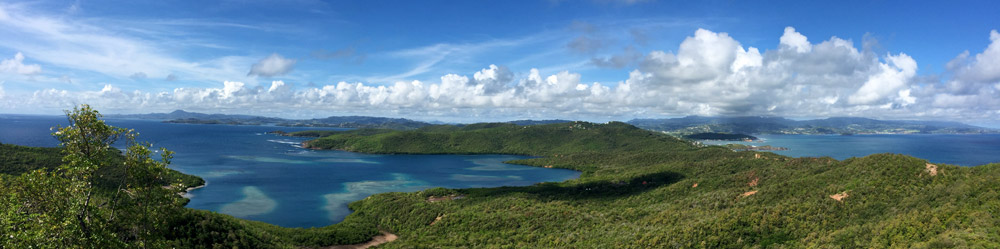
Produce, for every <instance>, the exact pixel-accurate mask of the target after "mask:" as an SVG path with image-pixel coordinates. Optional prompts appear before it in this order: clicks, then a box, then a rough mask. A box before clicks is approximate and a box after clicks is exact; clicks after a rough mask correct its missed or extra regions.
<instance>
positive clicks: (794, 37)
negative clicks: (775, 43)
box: [779, 27, 812, 53]
mask: <svg viewBox="0 0 1000 249" xmlns="http://www.w3.org/2000/svg"><path fill="white" fill-rule="evenodd" d="M779 40H780V41H781V45H782V46H788V47H791V48H794V49H795V52H799V53H808V52H809V51H811V50H812V44H810V43H809V39H806V36H804V35H802V34H800V33H799V32H795V28H792V27H785V34H783V35H781V38H780V39H779Z"/></svg>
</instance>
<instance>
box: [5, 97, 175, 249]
mask: <svg viewBox="0 0 1000 249" xmlns="http://www.w3.org/2000/svg"><path fill="white" fill-rule="evenodd" d="M66 117H67V119H68V120H69V125H68V126H65V127H61V126H60V127H53V128H55V129H57V130H56V131H55V132H54V133H52V134H53V136H55V137H56V138H57V139H58V140H59V141H60V146H61V147H62V153H63V154H64V156H63V159H62V161H63V164H62V165H60V167H59V168H58V170H56V172H47V171H45V170H37V171H34V172H31V173H28V174H23V175H21V176H18V177H14V178H13V179H10V180H4V181H3V182H0V183H3V184H2V185H6V186H9V187H10V189H11V192H12V193H10V194H9V195H7V196H5V198H3V199H0V201H2V202H0V205H2V206H0V207H2V208H3V210H4V211H3V212H0V215H3V217H0V218H3V219H0V229H2V230H0V231H2V234H9V235H8V236H7V238H3V239H4V242H2V243H0V245H2V246H10V247H19V245H20V246H26V245H32V246H35V247H85V248H111V247H162V246H164V244H163V243H165V241H164V240H163V238H162V236H163V234H164V229H166V225H165V224H167V220H166V219H168V218H169V217H171V216H172V215H174V214H176V212H178V211H181V209H182V207H183V204H182V201H181V198H180V197H178V196H177V195H176V193H177V191H178V190H179V188H180V184H179V183H172V184H170V185H168V186H163V182H167V181H166V177H167V168H166V166H167V165H168V164H169V163H170V159H171V156H172V154H173V153H172V152H171V151H169V150H166V149H162V148H161V150H160V151H161V153H160V154H159V159H154V158H153V157H152V154H153V151H152V150H151V149H150V147H151V144H149V143H145V142H137V141H136V138H137V136H138V133H136V132H135V131H134V130H131V129H125V128H119V127H114V126H110V125H108V124H106V123H105V122H104V121H103V120H101V117H102V116H101V114H100V113H98V112H97V111H96V110H94V109H92V108H91V107H90V106H89V105H81V106H79V107H75V108H74V109H73V110H72V111H67V112H66ZM117 144H121V145H124V146H125V150H124V153H122V151H121V150H119V149H117V148H115V147H114V146H115V145H117Z"/></svg>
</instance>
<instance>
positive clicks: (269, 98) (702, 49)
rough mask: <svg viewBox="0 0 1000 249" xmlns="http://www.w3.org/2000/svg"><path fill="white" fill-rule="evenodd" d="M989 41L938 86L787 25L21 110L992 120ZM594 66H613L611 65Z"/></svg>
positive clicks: (40, 101)
mask: <svg viewBox="0 0 1000 249" xmlns="http://www.w3.org/2000/svg"><path fill="white" fill-rule="evenodd" d="M990 40H991V43H990V45H989V46H988V47H987V48H986V49H985V50H984V51H982V52H980V53H976V54H970V53H969V52H966V53H963V54H961V55H959V56H958V57H956V58H955V59H954V60H953V61H952V62H950V63H949V64H948V70H949V72H948V74H950V75H954V76H953V77H951V78H950V79H948V80H946V81H944V82H928V81H927V80H921V78H920V77H918V76H917V74H916V72H917V70H918V68H919V67H918V64H917V62H916V61H915V60H914V59H913V58H912V57H910V56H908V55H907V54H905V53H886V54H876V53H875V52H873V51H869V50H867V49H859V48H857V47H855V45H854V43H853V42H852V41H850V40H844V39H841V38H837V37H830V38H829V39H826V40H822V41H819V42H812V41H810V40H809V38H808V37H806V36H805V35H803V34H802V33H799V32H798V31H796V30H795V29H794V28H792V27H788V28H785V30H784V32H783V34H782V35H781V37H780V39H779V43H778V44H777V45H776V47H775V48H773V49H767V50H761V49H759V48H756V47H746V46H743V45H742V44H741V43H740V42H739V41H738V40H736V39H735V38H733V37H731V36H730V35H729V34H727V33H724V32H714V31H710V30H705V29H698V30H697V31H695V32H694V34H693V35H691V36H689V37H687V38H685V39H684V40H683V41H682V42H681V43H680V44H679V46H678V47H677V48H675V49H674V48H672V49H670V50H668V51H675V52H666V51H652V52H649V53H647V54H638V55H630V56H632V57H638V61H639V62H638V63H637V64H638V65H636V67H637V68H636V69H635V70H633V71H631V72H630V73H629V74H628V75H627V78H625V79H624V80H621V81H618V82H612V83H607V82H605V83H597V82H589V83H588V82H584V81H583V76H582V75H580V74H578V73H573V72H570V71H562V72H558V73H555V74H551V75H542V74H540V73H539V70H537V69H531V70H528V71H527V72H512V71H510V70H509V69H508V68H506V67H504V66H500V65H489V66H487V67H486V68H483V69H482V70H479V71H475V72H471V77H470V76H468V75H461V74H447V75H444V76H441V77H440V78H439V79H438V80H435V81H396V82H394V83H393V84H386V85H382V84H372V83H364V82H346V81H342V82H337V83H329V84H325V85H321V86H316V87H303V88H296V87H293V86H292V84H290V83H286V82H284V81H281V80H275V81H272V82H270V84H266V83H265V84H261V85H257V86H250V85H248V84H245V83H242V82H236V81H224V82H222V83H221V85H220V86H219V87H217V88H211V87H209V88H175V89H173V90H172V91H161V92H143V91H131V92H129V91H123V90H121V89H119V88H117V87H115V86H112V85H106V86H104V87H103V88H102V89H101V90H100V91H81V92H68V91H65V90H56V89H48V90H41V91H36V92H35V93H34V94H33V95H32V96H29V97H25V98H26V101H23V103H26V104H27V105H39V106H47V107H50V108H67V107H69V106H72V104H75V103H91V104H93V105H94V106H95V107H97V108H102V109H107V110H115V111H122V112H139V111H141V110H145V111H144V112H148V111H150V110H160V111H168V110H172V109H189V110H206V111H215V112H227V110H228V112H232V111H233V110H244V111H246V110H253V111H255V113H258V114H272V115H274V114H278V115H281V114H283V111H280V110H310V111H311V112H321V113H362V114H367V115H391V116H408V117H422V118H433V117H460V118H464V119H470V120H468V121H475V119H477V118H479V117H494V118H501V119H502V118H599V119H621V118H630V117H650V116H676V115H692V114H694V115H776V116H789V117H822V116H864V117H874V118H903V119H914V118H917V119H929V118H946V119H966V120H992V119H995V118H996V117H997V115H998V114H1000V110H998V109H997V107H998V106H1000V101H998V99H1000V98H998V93H1000V34H998V33H997V31H992V32H991V33H990ZM630 53H638V52H636V51H631V52H630ZM294 63H295V61H294V60H290V59H285V58H283V57H281V56H280V55H277V54H273V55H271V56H269V57H267V58H265V59H263V60H261V61H260V62H258V63H256V64H254V66H253V69H251V72H250V74H252V75H258V76H264V77H272V76H278V75H282V74H285V73H287V72H288V71H290V70H291V68H292V66H293V65H294ZM595 63H597V62H595ZM601 63H609V65H611V66H614V65H615V63H616V62H615V59H614V58H609V59H607V60H606V61H604V62H601ZM9 103H13V101H9V102H8V104H9ZM268 110H270V111H272V112H274V113H266V112H267V111H268Z"/></svg>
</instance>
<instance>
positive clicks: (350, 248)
mask: <svg viewBox="0 0 1000 249" xmlns="http://www.w3.org/2000/svg"><path fill="white" fill-rule="evenodd" d="M396 239H399V236H396V235H395V234H391V233H389V232H386V231H382V234H380V235H375V237H372V240H371V241H368V242H365V243H360V244H353V245H336V246H327V247H321V248H322V249H365V248H369V247H373V246H378V245H381V244H385V243H389V242H392V241H394V240H396Z"/></svg>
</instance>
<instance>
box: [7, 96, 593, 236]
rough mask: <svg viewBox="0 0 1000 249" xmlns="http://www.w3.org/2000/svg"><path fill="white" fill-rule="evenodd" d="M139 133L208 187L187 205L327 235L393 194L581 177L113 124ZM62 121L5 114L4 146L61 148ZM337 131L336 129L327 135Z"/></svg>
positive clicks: (241, 132)
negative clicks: (360, 204) (354, 211)
mask: <svg viewBox="0 0 1000 249" xmlns="http://www.w3.org/2000/svg"><path fill="white" fill-rule="evenodd" d="M106 121H107V122H108V123H109V124H111V125H114V126H119V127H125V128H132V129H135V131H136V132H139V133H140V136H139V137H140V140H142V141H147V142H150V143H152V144H153V147H154V148H159V147H165V148H167V149H169V150H172V151H174V152H175V153H176V154H175V155H174V159H173V161H172V164H171V166H170V167H171V168H173V169H176V170H179V171H181V172H184V173H187V174H193V175H197V176H201V177H202V178H204V179H205V180H206V182H207V185H206V186H205V187H203V188H199V189H195V190H192V191H191V192H190V193H189V195H188V197H189V198H190V199H191V202H190V203H188V207H190V208H196V209H204V210H211V211H216V212H220V213H225V214H229V215H233V216H236V217H240V218H245V219H250V220H257V221H263V222H267V223H271V224H276V225H280V226H285V227H320V226H327V225H331V224H334V223H336V222H339V221H341V220H343V219H344V217H345V216H347V215H348V214H350V212H351V211H350V210H349V209H348V208H347V204H348V203H350V202H352V201H356V200H361V199H364V198H365V197H367V196H370V195H373V194H377V193H384V192H410V191H419V190H423V189H427V188H433V187H445V188H474V187H498V186H525V185H531V184H535V183H538V182H550V181H554V182H558V181H565V180H569V179H574V178H577V177H579V175H580V173H579V172H577V171H572V170H565V169H548V168H540V167H529V166H521V165H511V164H505V163H503V162H504V161H508V160H515V159H522V158H528V157H524V156H511V155H369V154H359V153H351V152H344V151H317V150H309V149H303V148H300V147H299V144H300V143H301V142H302V141H305V140H307V139H306V138H296V137H282V136H277V135H272V134H266V132H268V131H273V130H283V131H288V132H291V131H299V130H308V129H324V128H294V127H274V126H233V125H199V124H171V123H161V122H158V121H150V120H122V119H107V120H106ZM65 124H66V120H65V118H64V117H61V116H32V115H0V142H2V143H10V144H19V145H26V146H43V147H53V146H57V145H58V141H56V140H55V139H54V138H53V137H52V136H51V135H50V133H51V131H50V130H49V128H50V127H52V126H55V125H65ZM325 129H331V128H325Z"/></svg>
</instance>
